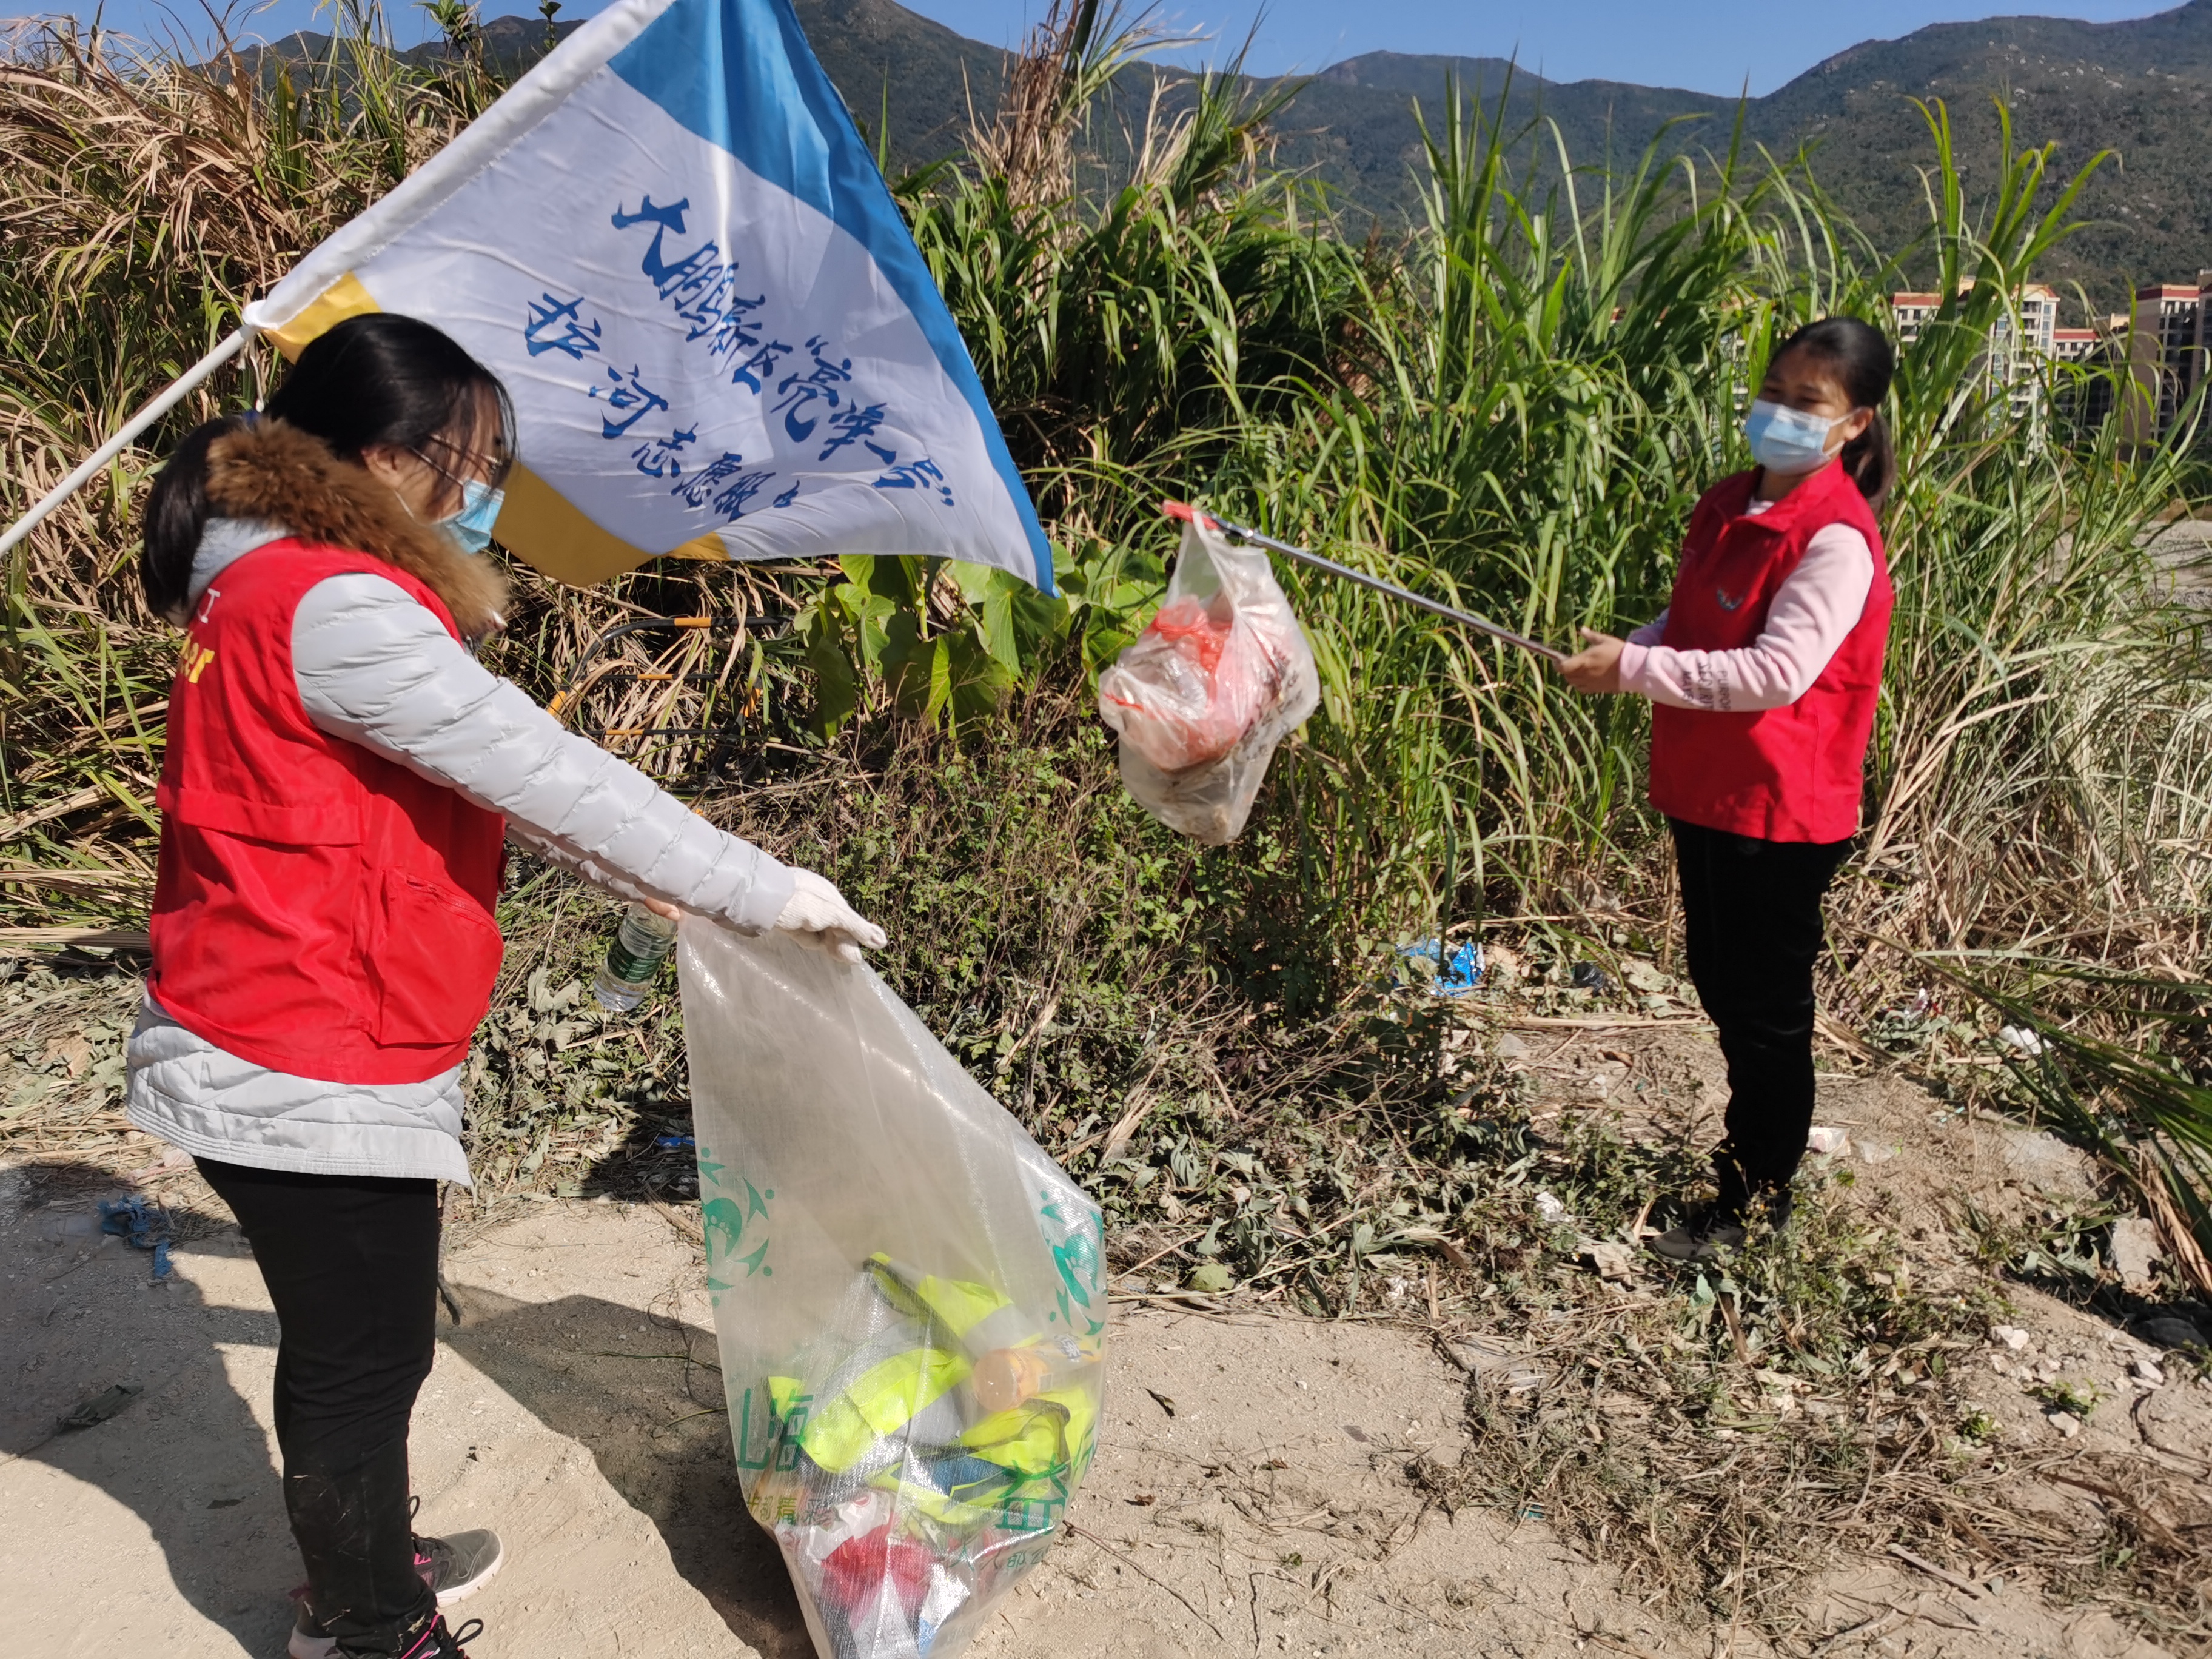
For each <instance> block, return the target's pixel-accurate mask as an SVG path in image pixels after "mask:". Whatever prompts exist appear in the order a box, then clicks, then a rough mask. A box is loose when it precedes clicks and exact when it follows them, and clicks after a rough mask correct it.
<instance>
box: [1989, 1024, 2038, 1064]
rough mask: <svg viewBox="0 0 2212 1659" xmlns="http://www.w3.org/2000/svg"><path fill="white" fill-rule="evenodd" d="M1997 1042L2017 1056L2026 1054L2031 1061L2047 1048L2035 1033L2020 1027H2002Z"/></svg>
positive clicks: (1998, 1031)
mask: <svg viewBox="0 0 2212 1659" xmlns="http://www.w3.org/2000/svg"><path fill="white" fill-rule="evenodd" d="M1997 1041H1998V1042H2002V1044H2004V1046H2005V1047H2006V1048H2010V1049H2012V1050H2013V1051H2014V1052H2015V1054H2025V1055H2027V1057H2028V1058H2029V1059H2030V1060H2033V1059H2035V1058H2036V1057H2038V1056H2039V1055H2040V1054H2042V1053H2043V1051H2044V1048H2045V1047H2046V1046H2047V1045H2045V1042H2044V1041H2043V1039H2042V1037H2040V1036H2038V1035H2037V1034H2036V1033H2035V1032H2033V1031H2031V1030H2027V1028H2026V1027H2024V1026H2019V1025H2006V1026H2001V1027H2000V1028H1999V1029H1998V1030H1997Z"/></svg>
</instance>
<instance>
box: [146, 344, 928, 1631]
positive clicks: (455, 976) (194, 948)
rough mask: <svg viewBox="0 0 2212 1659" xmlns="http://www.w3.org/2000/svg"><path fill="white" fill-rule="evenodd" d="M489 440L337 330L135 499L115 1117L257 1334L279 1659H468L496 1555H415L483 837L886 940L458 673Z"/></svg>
mask: <svg viewBox="0 0 2212 1659" xmlns="http://www.w3.org/2000/svg"><path fill="white" fill-rule="evenodd" d="M512 456H513V417H512V416H511V414H510V412H509V410H508V407H507V395H506V393H505V392H504V391H503V390H502V389H501V386H500V384H499V382H498V381H497V380H495V379H494V378H493V377H492V375H491V374H490V373H489V371H487V370H486V369H485V368H483V366H482V365H480V364H479V363H477V362H476V361H475V360H474V359H473V358H471V356H469V355H468V354H467V353H466V352H465V351H463V350H462V349H461V348H460V347H459V346H458V345H456V344H455V343H453V341H452V340H450V339H448V338H447V337H446V336H445V335H443V334H441V333H440V332H439V331H437V330H436V329H435V328H432V327H430V326H429V325H428V324H425V323H421V322H417V321H415V320H414V319H410V318H405V317H393V316H383V315H377V316H367V317H356V318H352V319H349V320H347V321H345V322H342V323H340V324H338V325H337V326H336V327H335V328H332V329H331V331H329V332H328V333H326V334H325V335H323V336H322V337H319V339H317V340H316V341H314V342H313V343H312V344H310V345H309V346H308V347H307V349H305V350H304V351H302V352H301V355H300V360H299V362H298V364H297V365H296V366H295V368H293V369H292V371H291V373H290V374H289V375H288V376H287V377H286V378H285V380H284V383H283V386H282V387H280V388H279V389H278V391H277V392H276V395H275V396H274V397H273V398H270V402H269V405H268V408H267V409H266V410H264V411H263V413H262V414H261V415H260V416H258V417H257V416H231V417H226V418H224V419H222V420H217V421H212V422H209V423H208V424H206V425H205V426H203V427H201V428H199V429H198V430H197V431H196V432H194V433H193V434H192V435H191V436H190V437H188V438H187V439H185V441H184V443H183V444H182V445H181V446H179V448H178V450H177V453H175V455H174V456H173V458H172V459H171V460H170V462H169V464H168V465H167V467H166V468H165V469H163V471H162V472H161V477H159V478H158V479H157V480H156V481H155V485H154V489H153V493H152V495H151V497H150V499H149V501H148V504H147V509H146V544H145V552H144V556H143V565H142V574H143V579H144V584H145V589H146V598H147V602H148V603H149V605H151V606H152V608H153V609H154V611H155V612H156V613H157V614H159V615H161V616H162V617H167V618H169V619H170V620H171V621H173V622H175V623H179V625H180V626H182V627H184V628H185V630H186V635H185V649H184V657H183V661H182V663H181V664H180V665H179V669H178V672H177V677H176V681H175V684H173V687H172V689H171V690H170V694H169V708H168V744H167V754H166V755H165V757H163V761H162V767H161V787H160V791H159V794H158V797H157V799H158V800H159V803H160V805H161V863H160V867H159V872H158V874H157V878H156V881H155V890H154V912H153V927H152V932H153V949H154V965H153V971H152V973H151V974H150V975H149V976H148V979H147V984H146V996H145V1004H144V1007H143V1011H142V1012H141V1014H140V1017H139V1019H138V1024H137V1029H136V1030H133V1032H132V1033H131V1041H130V1045H129V1048H128V1051H127V1058H128V1064H129V1072H130V1084H129V1096H128V1104H127V1110H128V1113H129V1115H130V1118H131V1121H132V1122H133V1123H135V1124H136V1125H137V1126H138V1127H140V1128H142V1129H144V1130H146V1131H148V1132H149V1133H152V1134H155V1135H158V1136H161V1138H163V1139H167V1140H168V1141H169V1142H171V1143H172V1144H173V1145H175V1146H180V1147H182V1148H184V1149H185V1151H187V1152H191V1154H193V1156H194V1157H195V1158H197V1161H198V1164H199V1167H200V1170H201V1171H202V1172H203V1173H204V1175H205V1176H206V1177H207V1180H208V1182H209V1184H210V1186H212V1187H213V1188H215V1190H216V1193H218V1194H220V1195H221V1196H222V1200H223V1201H224V1202H225V1203H227V1204H228V1206H230V1208H231V1211H232V1212H233V1213H234V1215H236V1216H237V1218H238V1222H239V1226H240V1230H241V1231H243V1232H244V1234H245V1236H246V1241H247V1243H250V1244H251V1245H252V1249H253V1255H254V1259H255V1261H257V1262H258V1265H259V1267H260V1268H261V1273H262V1277H263V1279H264V1280H265V1281H266V1283H267V1285H268V1286H269V1294H270V1299H271V1300H272V1301H273V1302H274V1304H276V1317H277V1324H278V1327H279V1333H280V1335H279V1341H278V1346H277V1351H276V1437H277V1442H278V1444H279V1447H280V1448H281V1449H282V1451H283V1462H284V1480H283V1486H284V1500H285V1506H286V1510H287V1511H288V1513H289V1516H290V1518H291V1522H292V1532H293V1536H294V1537H295V1539H296V1540H297V1541H298V1543H299V1546H300V1553H301V1557H302V1558H303V1559H304V1561H305V1564H306V1566H307V1588H306V1589H305V1591H304V1592H303V1593H302V1594H301V1596H300V1598H299V1599H300V1605H299V1609H298V1615H297V1619H296V1621H295V1628H294V1630H293V1632H292V1637H291V1644H290V1653H291V1655H292V1656H293V1659H325V1656H327V1655H330V1654H332V1653H339V1654H360V1655H369V1654H374V1655H380V1656H393V1659H398V1656H405V1659H460V1656H461V1649H460V1646H459V1638H456V1637H455V1636H454V1635H453V1633H452V1632H449V1631H448V1630H447V1627H446V1625H445V1621H444V1620H443V1619H442V1618H441V1616H440V1613H439V1611H438V1609H439V1607H440V1606H441V1604H449V1603H451V1602H453V1601H459V1600H460V1599H462V1598H463V1597H465V1596H466V1595H471V1593H473V1592H474V1591H475V1590H476V1589H478V1588H480V1587H481V1586H482V1585H483V1583H484V1582H485V1580H487V1579H488V1578H489V1577H491V1575H492V1574H493V1573H494V1572H495V1571H497V1570H498V1567H499V1565H500V1563H501V1559H502V1555H503V1551H502V1548H501V1543H500V1541H499V1539H498V1536H497V1535H496V1534H494V1533H492V1532H490V1531H488V1530H476V1531H471V1532H463V1533H456V1534H451V1535H449V1536H447V1537H443V1538H422V1537H416V1536H415V1535H414V1534H413V1532H412V1529H411V1527H410V1521H411V1518H412V1516H411V1510H410V1503H409V1496H408V1470H407V1427H408V1419H409V1416H410V1413H411V1412H412V1410H413V1407H414V1401H415V1395H416V1390H417V1389H419V1388H420V1387H421V1385H422V1379H423V1378H424V1377H425V1376H428V1373H429V1370H430V1364H431V1359H432V1355H433V1350H434V1346H435V1345H434V1341H433V1336H434V1333H435V1306H436V1297H437V1273H438V1231H439V1223H438V1199H437V1190H436V1185H437V1182H440V1181H452V1182H460V1183H462V1184H464V1185H465V1184H467V1182H468V1180H469V1169H468V1161H467V1159H466V1158H465V1156H464V1155H463V1152H462V1149H461V1142H460V1133H461V1123H462V1100H461V1092H460V1077H461V1070H462V1066H463V1064H464V1062H465V1060H467V1058H468V1053H469V1046H470V1042H471V1038H472V1036H473V1035H474V1033H475V1030H476V1027H477V1022H478V1021H479V1020H481V1019H482V1018H483V1014H484V1011H485V1008H486V1006H487V1005H488V1003H489V998H490V995H491V990H492V982H493V981H494V980H495V978H496V977H497V975H498V973H499V969H500V953H501V943H500V934H499V928H498V927H497V925H496V923H495V921H494V919H493V914H494V908H495V904H496V902H497V899H498V894H499V886H500V875H501V863H502V860H503V858H504V846H503V843H504V842H505V841H506V840H507V839H508V838H510V837H511V838H513V839H514V840H516V841H518V842H520V843H522V844H523V845H525V846H526V847H527V848H530V849H531V850H532V851H533V852H535V853H537V854H539V855H541V856H543V857H545V858H549V859H551V860H555V861H556V862H559V863H562V864H564V865H567V866H569V867H571V868H573V869H574V870H576V871H578V872H580V873H581V874H583V875H585V876H586V877H587V878H590V879H592V880H593V881H595V882H597V883H599V884H600V885H602V886H605V887H608V888H611V889H612V890H615V891H617V892H618V893H620V894H623V895H624V896H628V897H630V898H634V899H639V900H642V901H645V902H648V903H651V904H653V905H654V906H655V907H656V908H659V909H661V910H662V911H663V913H664V914H667V915H674V914H676V913H677V908H678V907H681V908H683V909H686V910H690V911H692V912H695V913H696V914H698V915H703V916H706V917H708V918H709V919H710V920H712V921H717V922H720V923H721V924H723V925H724V926H726V927H733V928H737V929H739V930H741V931H745V932H759V931H761V930H763V929H764V928H769V927H776V928H781V929H786V930H788V931H790V932H791V933H793V934H795V935H796V936H798V937H799V938H801V939H806V940H809V941H810V942H812V943H815V944H817V945H821V946H823V948H825V949H829V950H832V951H836V953H837V954H839V955H841V956H843V957H846V958H847V959H848V960H851V961H854V962H857V961H859V960H860V947H861V946H863V945H865V946H867V947H869V948H871V949H873V948H876V947H878V946H880V945H882V944H883V942H884V935H883V933H882V932H881V930H879V929H878V928H877V927H874V926H872V924H871V923H869V922H868V921H865V920H864V919H863V918H861V917H860V916H859V915H856V914H855V913H854V911H853V910H852V909H851V908H849V907H848V905H847V904H846V903H845V902H844V901H843V899H842V897H840V896H839V895H838V893H837V890H836V888H835V887H833V886H831V885H830V884H829V883H828V882H826V881H824V880H823V879H822V878H820V877H819V876H817V875H814V874H812V873H811V872H807V871H805V870H795V869H791V868H788V867H787V866H784V865H781V864H779V863H778V862H777V861H776V860H775V859H773V858H771V857H769V855H768V854H766V853H764V852H763V851H761V850H760V848H757V847H752V846H750V845H748V844H747V843H745V842H742V841H739V840H738V839H737V838H736V837H735V836H729V835H726V834H724V833H723V832H722V831H721V830H720V829H715V828H714V826H713V825H712V824H710V823H708V822H707V821H706V819H704V818H702V817H699V816H698V815H696V813H694V812H692V811H690V809H689V808H687V807H686V806H684V804H683V803H682V802H681V801H678V800H676V799H673V798H672V797H671V796H669V795H667V794H666V793H663V792H662V791H661V790H660V789H659V788H658V787H656V786H655V785H654V784H653V782H652V781H651V780H650V779H648V778H647V777H645V776H644V775H642V774H641V773H640V772H638V771H637V770H636V769H634V768H632V767H630V766H629V765H628V764H627V763H624V762H622V761H619V760H617V759H616V758H615V757H613V756H611V755H609V754H607V753H606V752H605V750H601V749H599V747H598V746H597V745H596V744H591V743H589V742H586V740H585V739H583V738H579V737H577V736H576V735H575V734H574V732H568V731H567V730H566V729H565V728H563V727H562V726H560V725H559V724H558V723H557V722H556V721H555V720H553V719H552V718H551V717H550V715H548V714H546V713H545V711H544V709H542V708H539V707H538V705H537V704H536V703H535V702H532V701H531V699H530V698H529V697H528V696H526V695H525V694H524V693H523V692H522V691H521V690H520V689H519V688H517V687H515V686H513V685H511V684H508V683H507V682H506V681H504V680H501V679H498V678H495V677H494V676H493V675H492V674H490V673H489V672H488V671H486V670H485V669H484V668H483V667H482V666H481V665H479V664H478V663H477V660H476V658H475V655H474V649H475V647H476V646H477V644H478V643H479V642H481V641H483V639H484V638H485V637H486V636H488V635H490V634H491V633H492V632H493V631H495V629H498V628H499V626H500V625H501V611H502V610H503V609H504V608H505V606H506V604H507V597H506V587H505V583H504V580H503V579H502V578H501V575H500V574H499V571H498V569H497V568H496V567H495V566H494V565H493V564H491V563H490V562H488V561H486V560H485V559H483V558H482V557H480V556H479V555H480V554H481V553H482V552H483V549H484V547H485V546H486V545H487V544H488V543H489V539H490V530H491V526H492V523H493V521H494V520H495V518H496V517H497V515H498V510H499V501H500V484H501V479H502V478H503V477H504V476H505V474H506V471H507V465H508V463H509V461H510V459H511V458H512ZM467 1633H468V1632H463V1636H464V1637H465V1636H466V1635H467Z"/></svg>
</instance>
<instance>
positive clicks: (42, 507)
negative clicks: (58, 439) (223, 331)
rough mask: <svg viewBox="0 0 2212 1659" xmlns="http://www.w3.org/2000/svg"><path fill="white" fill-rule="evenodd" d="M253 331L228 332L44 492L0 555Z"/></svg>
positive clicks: (5, 539) (0, 546)
mask: <svg viewBox="0 0 2212 1659" xmlns="http://www.w3.org/2000/svg"><path fill="white" fill-rule="evenodd" d="M252 339H253V330H252V329H251V328H248V327H244V326H240V328H238V329H235V330H234V331H232V333H231V334H230V336H229V337H228V338H226V339H225V340H224V341H223V342H222V344H220V345H218V346H217V347H216V349H214V350H212V351H210V352H209V353H208V355H207V356H204V357H203V358H201V359H200V360H199V362H196V363H194V364H193V365H192V366H191V368H188V369H186V370H185V372H184V373H183V374H180V375H179V376H178V377H177V379H176V380H173V381H172V382H171V383H170V385H169V387H168V389H167V391H166V392H162V393H161V396H160V397H158V398H155V399H154V401H153V402H151V403H149V404H147V405H146V407H145V408H143V409H142V410H139V411H138V412H137V414H136V415H133V416H131V418H130V419H129V420H128V421H126V422H124V423H123V428H122V430H120V431H119V432H118V433H117V434H116V435H114V436H113V437H112V438H110V439H109V440H108V441H106V443H104V444H102V445H100V447H99V448H98V449H95V450H94V451H93V452H92V453H91V454H90V455H88V456H87V457H86V458H85V461H84V465H82V466H80V467H78V468H77V470H76V471H74V472H72V473H70V475H69V477H66V478H64V479H63V480H62V481H61V482H60V483H58V484H56V485H55V486H54V487H53V488H52V489H50V490H48V491H47V492H46V499H45V500H44V501H40V503H39V504H38V505H37V506H36V507H33V508H32V509H31V510H30V511H29V512H28V513H25V514H24V515H23V516H22V517H21V518H20V519H18V520H15V523H13V524H11V525H9V526H8V533H7V534H6V535H4V536H0V553H5V552H6V551H7V550H9V548H11V547H13V546H15V544H16V543H17V542H20V541H21V540H22V539H23V538H24V537H26V536H27V535H29V534H30V533H31V532H33V530H35V529H37V528H38V527H39V525H40V521H41V520H44V519H45V518H46V515H47V514H48V513H52V511H53V510H54V509H55V508H56V507H59V506H60V505H61V504H62V503H63V502H64V501H67V500H68V499H69V498H70V496H72V495H76V492H77V491H78V490H80V489H82V488H83V487H84V486H85V485H86V484H87V483H90V482H91V481H92V479H93V477H94V476H95V475H96V474H97V473H98V472H99V471H100V469H101V468H102V467H104V466H106V465H107V464H108V463H109V462H110V461H112V460H113V459H115V458H116V457H117V456H118V455H120V454H121V453H123V452H124V451H125V449H126V448H128V447H130V445H131V440H132V439H134V438H136V437H137V435H139V434H140V433H142V432H143V431H144V430H145V429H146V428H148V427H149V426H151V425H153V424H154V422H156V421H158V420H160V419H161V416H164V415H166V414H167V413H168V412H169V411H170V410H173V409H174V408H175V407H176V406H177V405H178V404H180V403H182V402H183V401H184V400H185V398H187V397H188V396H190V395H191V392H192V391H193V390H194V389H195V388H196V387H197V386H198V385H199V384H200V382H201V381H203V380H206V379H207V377H208V376H209V375H210V374H214V373H215V372H216V370H217V369H218V368H222V366H223V365H224V364H225V363H227V362H229V361H230V360H231V359H232V358H233V357H235V356H238V354H239V353H240V352H241V351H243V350H245V349H246V346H247V345H248V344H250V343H252Z"/></svg>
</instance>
